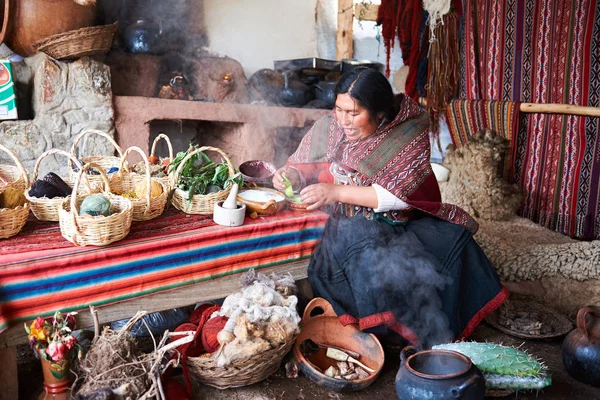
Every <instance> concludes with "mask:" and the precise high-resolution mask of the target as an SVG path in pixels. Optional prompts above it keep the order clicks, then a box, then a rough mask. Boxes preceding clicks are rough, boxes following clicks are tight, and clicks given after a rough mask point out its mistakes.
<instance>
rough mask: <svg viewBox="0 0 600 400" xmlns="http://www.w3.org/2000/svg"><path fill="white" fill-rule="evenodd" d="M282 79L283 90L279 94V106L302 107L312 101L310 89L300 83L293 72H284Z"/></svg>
mask: <svg viewBox="0 0 600 400" xmlns="http://www.w3.org/2000/svg"><path fill="white" fill-rule="evenodd" d="M283 78H284V84H283V89H281V93H280V94H279V100H280V101H281V104H283V105H284V106H287V107H302V106H303V105H305V104H306V103H308V102H309V101H311V100H312V99H313V96H314V94H313V92H312V90H311V88H310V87H309V86H308V85H305V84H304V83H302V82H301V81H300V79H298V78H297V77H296V75H295V74H294V72H293V71H285V72H284V73H283Z"/></svg>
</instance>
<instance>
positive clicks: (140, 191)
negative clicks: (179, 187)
mask: <svg viewBox="0 0 600 400" xmlns="http://www.w3.org/2000/svg"><path fill="white" fill-rule="evenodd" d="M147 186H148V183H147V181H146V180H145V179H143V180H141V181H140V182H139V183H138V184H137V185H135V188H134V189H133V190H134V191H135V195H136V196H137V198H138V199H145V198H146V194H147V193H148V189H147ZM162 192H163V188H162V186H161V184H160V183H158V181H155V180H154V179H151V180H150V198H152V199H153V198H155V197H158V196H160V195H161V194H162Z"/></svg>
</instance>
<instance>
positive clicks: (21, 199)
mask: <svg viewBox="0 0 600 400" xmlns="http://www.w3.org/2000/svg"><path fill="white" fill-rule="evenodd" d="M25 203H27V199H26V198H25V195H24V194H23V191H22V190H19V189H15V188H12V187H9V188H6V190H4V192H2V193H0V208H17V207H19V206H24V205H25Z"/></svg>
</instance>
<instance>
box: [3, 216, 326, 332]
mask: <svg viewBox="0 0 600 400" xmlns="http://www.w3.org/2000/svg"><path fill="white" fill-rule="evenodd" d="M326 221H327V214H325V213H322V212H311V213H294V212H290V211H283V212H280V213H278V214H276V215H274V216H270V217H263V218H258V219H256V220H251V219H249V218H246V221H245V223H244V225H242V226H240V227H223V226H219V225H216V224H215V223H214V222H213V221H212V218H211V217H210V216H200V215H187V214H183V213H180V212H179V211H176V210H173V209H172V210H170V211H168V212H166V213H165V214H164V215H163V216H161V217H159V218H157V219H154V220H151V221H145V222H134V223H133V225H132V227H131V232H130V233H129V235H128V236H127V237H126V238H125V239H124V240H122V241H119V242H115V243H112V244H110V245H108V246H104V247H91V246H90V247H76V246H74V245H73V244H71V243H70V242H68V241H67V240H65V239H64V238H63V237H62V236H61V234H60V230H59V227H58V223H48V222H40V221H37V220H35V221H34V220H30V221H28V222H27V224H26V225H25V227H24V228H23V230H22V231H21V232H20V233H19V234H18V235H17V236H14V237H12V238H10V239H6V240H2V241H0V246H1V247H0V248H1V252H0V253H1V255H0V332H2V331H4V330H5V329H7V328H9V327H11V326H13V325H15V324H17V323H19V322H23V321H28V320H31V319H33V318H35V317H37V316H49V315H52V314H53V313H54V311H56V310H61V311H75V310H82V309H85V308H87V307H88V306H89V305H96V306H99V305H107V304H111V303H116V302H120V301H125V300H129V299H133V298H136V297H140V296H145V295H149V294H152V293H157V292H161V291H165V290H170V289H174V288H179V287H183V286H187V285H192V284H195V283H198V282H202V281H205V280H210V279H215V278H218V277H223V276H227V275H233V274H240V273H242V272H245V271H247V270H248V269H250V268H255V269H260V268H267V267H273V266H277V265H283V264H286V263H292V262H298V261H302V260H306V259H308V258H310V256H311V254H312V252H313V249H314V247H315V246H316V244H317V242H318V241H319V240H320V238H321V234H322V232H323V229H324V227H325V222H326ZM190 302H192V300H191V301H190Z"/></svg>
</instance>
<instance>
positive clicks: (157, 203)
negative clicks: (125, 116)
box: [113, 146, 169, 221]
mask: <svg viewBox="0 0 600 400" xmlns="http://www.w3.org/2000/svg"><path fill="white" fill-rule="evenodd" d="M132 151H136V152H138V153H139V154H140V155H141V156H142V159H143V160H144V164H145V165H146V175H144V176H142V177H141V178H140V176H139V174H136V173H135V172H130V171H128V170H127V168H126V167H125V159H126V158H127V156H128V155H129V153H131V152H132ZM119 175H120V179H121V185H122V190H123V192H122V193H121V194H123V195H126V194H127V193H131V192H133V190H134V188H135V186H136V185H137V184H138V183H139V182H141V181H142V179H145V180H146V188H147V189H148V190H146V197H145V198H143V199H137V198H133V199H132V198H130V199H131V202H132V204H133V220H134V221H148V220H151V219H153V218H156V217H158V216H159V215H161V214H162V213H163V211H164V209H165V205H166V204H167V197H168V195H169V193H168V187H167V186H165V184H163V183H162V182H161V181H159V180H158V179H157V178H151V177H150V163H149V162H148V157H146V154H144V151H143V150H142V149H140V148H139V147H136V146H132V147H130V148H128V149H127V150H125V153H123V158H121V167H120V169H119ZM134 176H135V177H138V179H137V180H136V179H134ZM152 181H156V182H158V184H159V185H160V187H161V188H162V193H161V194H160V195H159V196H156V197H152V196H151V194H150V192H151V190H150V185H151V182H152ZM113 193H114V192H113Z"/></svg>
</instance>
